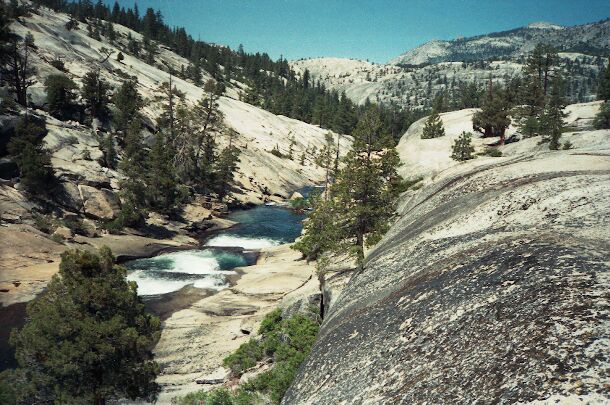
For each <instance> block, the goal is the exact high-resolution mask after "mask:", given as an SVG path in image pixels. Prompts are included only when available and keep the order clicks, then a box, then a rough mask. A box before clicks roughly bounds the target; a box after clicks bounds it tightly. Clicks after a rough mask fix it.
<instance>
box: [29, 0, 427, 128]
mask: <svg viewBox="0 0 610 405" xmlns="http://www.w3.org/2000/svg"><path fill="white" fill-rule="evenodd" d="M34 2H35V4H38V5H43V6H46V7H50V8H52V9H54V10H57V11H63V12H67V13H69V14H71V15H72V16H73V18H74V19H76V20H78V21H82V22H87V23H89V26H91V25H93V26H94V27H95V28H93V29H92V32H91V33H90V35H92V36H95V37H99V35H100V34H101V35H104V36H105V37H106V38H107V39H108V41H110V42H112V41H114V38H116V35H117V34H116V32H115V31H114V30H113V29H112V27H111V26H112V24H111V23H118V24H122V25H125V26H126V27H128V28H131V29H133V30H134V31H137V32H139V33H141V34H142V35H143V41H142V42H141V43H140V42H138V41H136V40H135V39H134V38H131V37H129V38H128V45H127V48H126V49H125V50H124V52H129V53H131V54H133V55H134V56H136V57H143V58H144V60H146V61H147V62H148V63H154V61H155V54H156V53H157V52H158V48H157V47H156V44H155V42H159V43H162V44H164V45H166V46H168V47H169V48H171V49H172V50H174V51H175V52H176V53H177V54H179V55H180V56H183V57H185V58H186V59H188V60H189V65H188V66H186V67H183V68H182V69H180V70H179V71H172V72H170V73H172V74H175V75H178V76H180V77H182V78H185V79H190V80H192V81H193V82H194V83H195V84H197V85H201V84H203V83H201V80H202V74H201V69H205V70H206V71H207V72H208V73H210V74H211V75H212V77H213V78H214V79H215V80H216V82H217V83H218V84H219V86H221V88H224V87H226V86H229V85H230V84H231V81H232V80H239V81H241V82H243V83H246V84H247V85H248V89H247V90H246V91H245V92H244V93H243V95H242V97H243V100H244V101H246V102H248V103H251V104H254V105H257V106H259V107H262V108H264V109H266V110H268V111H271V112H273V113H274V114H281V115H285V116H288V117H291V118H296V119H299V120H301V121H304V122H307V123H313V124H317V125H320V126H322V127H323V128H328V129H331V130H333V131H335V132H338V133H343V134H351V132H352V131H353V130H354V128H355V126H356V123H357V117H358V116H359V115H361V114H362V113H363V112H364V111H366V110H367V109H368V107H369V106H368V105H366V106H356V105H355V104H354V103H353V102H351V101H350V100H349V99H348V98H347V97H346V96H345V94H339V93H338V92H336V91H329V90H328V89H326V88H325V86H323V85H322V84H320V82H319V81H314V80H313V79H312V78H311V75H310V73H309V72H308V71H305V72H304V73H303V74H302V75H301V76H300V77H299V76H298V75H297V74H296V73H295V72H294V71H293V70H292V69H290V66H289V64H288V61H287V60H285V59H284V58H282V57H280V58H279V60H277V61H274V60H272V59H271V58H270V57H269V55H267V54H266V53H262V54H261V53H258V52H257V53H253V54H251V53H247V52H245V51H244V49H243V46H241V45H240V46H239V48H238V49H237V50H236V51H234V50H231V49H230V48H229V47H224V46H216V45H212V44H208V43H205V42H203V41H199V40H195V39H193V38H192V37H191V36H190V35H188V34H187V33H186V30H185V29H184V28H182V27H174V28H171V27H170V26H168V25H167V24H166V23H165V22H164V21H163V16H162V15H161V13H160V12H159V11H154V10H153V9H152V8H148V9H147V10H146V12H145V13H144V15H143V16H140V12H139V10H138V7H137V5H135V6H134V8H127V9H125V8H123V7H120V6H119V4H118V3H116V2H115V3H114V6H113V7H108V6H106V5H105V4H104V3H103V2H102V1H101V0H99V1H98V2H97V3H95V4H93V2H92V1H91V0H81V1H78V2H68V1H65V0H35V1H34ZM100 21H106V23H102V22H100ZM108 23H110V26H109V25H108ZM379 110H380V114H381V116H382V122H383V123H384V125H385V126H386V128H387V129H388V131H389V132H390V133H391V134H393V135H394V136H395V137H399V136H400V135H402V133H404V131H405V130H406V129H407V128H408V126H409V125H410V124H411V123H412V122H414V121H415V120H416V119H418V118H420V117H421V116H422V115H419V113H416V112H412V111H407V110H405V111H403V110H401V109H400V108H399V107H398V106H396V105H393V106H389V107H381V108H379ZM414 114H415V116H413V115H414Z"/></svg>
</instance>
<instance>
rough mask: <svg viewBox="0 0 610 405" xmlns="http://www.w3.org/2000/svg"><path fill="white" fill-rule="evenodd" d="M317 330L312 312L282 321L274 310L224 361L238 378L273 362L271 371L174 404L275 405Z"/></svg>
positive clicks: (304, 357)
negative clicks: (255, 334)
mask: <svg viewBox="0 0 610 405" xmlns="http://www.w3.org/2000/svg"><path fill="white" fill-rule="evenodd" d="M319 329H320V320H319V316H318V314H317V313H316V312H315V311H310V312H308V313H305V314H297V315H293V316H291V317H288V318H283V317H282V311H281V310H280V309H279V308H278V309H275V310H274V311H272V312H270V313H269V314H267V316H265V318H264V319H263V321H262V323H261V326H260V328H259V330H258V334H259V336H258V337H257V338H252V339H250V340H249V341H248V342H246V343H243V344H242V345H241V346H240V347H239V348H238V349H237V350H236V351H235V353H233V354H231V355H229V356H228V357H227V358H225V359H224V362H223V363H224V365H225V366H226V367H228V368H229V369H230V370H231V374H232V376H233V377H235V378H238V377H240V376H241V375H243V374H244V373H245V372H246V371H247V370H248V369H251V368H252V367H254V366H256V364H257V363H258V362H260V361H262V360H268V361H272V362H273V367H272V368H271V369H269V370H267V371H265V372H263V373H261V374H258V375H257V376H256V377H254V378H252V379H250V380H248V381H247V382H246V383H245V384H243V385H241V386H240V387H239V388H238V389H237V390H235V391H230V390H227V389H226V388H219V389H215V390H212V391H207V392H206V391H203V390H202V391H198V392H193V393H190V394H188V395H186V396H184V397H181V398H177V399H176V400H175V401H174V402H175V403H176V404H179V405H191V404H192V405H194V404H198V405H199V404H203V405H245V404H258V403H261V404H262V403H268V401H269V400H270V401H272V402H273V403H276V404H279V403H280V401H281V400H282V398H283V396H284V394H285V393H286V390H288V387H290V384H291V383H292V381H293V380H294V378H295V376H296V373H297V371H298V369H299V367H300V365H301V364H302V363H303V361H305V359H306V358H307V355H308V354H309V352H310V350H311V347H312V346H313V343H314V342H315V340H316V335H317V334H318V331H319Z"/></svg>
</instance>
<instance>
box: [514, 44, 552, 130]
mask: <svg viewBox="0 0 610 405" xmlns="http://www.w3.org/2000/svg"><path fill="white" fill-rule="evenodd" d="M557 60H558V56H557V51H556V50H555V49H554V48H553V47H551V46H550V45H546V44H538V45H536V47H535V48H534V50H533V52H532V53H531V54H530V55H529V56H528V58H527V61H526V63H525V67H524V68H523V72H524V74H525V83H524V85H523V86H522V89H523V90H522V93H521V97H520V100H519V103H518V104H519V105H520V107H519V108H517V109H516V114H515V115H516V118H517V120H518V122H519V127H520V130H521V132H522V134H523V136H525V137H531V136H535V135H537V134H538V133H539V132H540V119H541V117H542V114H543V113H544V107H545V104H546V98H547V94H548V92H549V87H550V83H551V81H552V79H553V77H554V75H555V70H556V66H555V65H556V63H557Z"/></svg>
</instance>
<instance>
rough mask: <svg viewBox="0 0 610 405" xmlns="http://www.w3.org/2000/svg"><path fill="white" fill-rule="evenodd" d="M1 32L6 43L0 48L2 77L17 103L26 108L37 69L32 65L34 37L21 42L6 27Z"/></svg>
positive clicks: (27, 37) (0, 72) (0, 71)
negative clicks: (31, 54) (28, 92)
mask: <svg viewBox="0 0 610 405" xmlns="http://www.w3.org/2000/svg"><path fill="white" fill-rule="evenodd" d="M4 24H6V23H5V22H4ZM1 31H3V32H0V36H1V37H4V41H6V42H5V43H3V44H2V45H1V46H0V51H1V52H0V54H1V56H0V63H1V65H0V67H1V69H0V76H1V77H2V80H3V81H6V82H7V83H8V85H9V89H10V90H11V91H12V92H14V93H15V95H16V97H17V102H18V103H19V104H21V105H22V106H24V107H25V106H27V91H28V88H29V87H30V86H31V85H32V84H34V78H33V76H34V73H35V69H34V67H33V66H32V65H31V63H30V52H31V48H33V47H34V41H33V37H32V36H31V34H30V35H29V36H26V38H24V39H23V40H20V39H19V37H18V36H17V35H14V34H11V33H10V32H9V31H8V27H6V26H5V27H4V28H2V29H1Z"/></svg>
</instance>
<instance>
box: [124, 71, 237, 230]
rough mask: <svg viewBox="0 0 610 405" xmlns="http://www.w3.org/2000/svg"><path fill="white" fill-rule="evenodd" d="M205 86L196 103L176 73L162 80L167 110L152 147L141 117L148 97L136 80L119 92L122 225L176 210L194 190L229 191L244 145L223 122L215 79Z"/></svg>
mask: <svg viewBox="0 0 610 405" xmlns="http://www.w3.org/2000/svg"><path fill="white" fill-rule="evenodd" d="M204 89H205V92H204V96H203V98H202V99H201V100H199V102H197V103H196V104H195V105H192V106H191V105H189V104H188V103H187V102H186V100H185V99H184V95H183V94H182V93H180V92H179V91H178V90H177V89H176V87H175V86H173V84H172V80H171V77H170V80H169V82H165V83H163V84H161V86H160V87H159V89H158V91H157V94H158V97H157V99H156V100H155V101H154V102H155V103H157V104H158V105H159V108H160V110H161V111H162V113H161V115H160V116H159V118H158V120H157V129H158V131H157V133H156V134H155V136H154V139H153V141H152V145H151V146H150V148H147V146H146V144H145V142H144V137H143V129H142V125H141V119H140V109H141V108H142V107H143V105H144V103H143V100H142V97H141V96H140V94H139V92H138V90H137V83H136V82H135V81H134V80H127V81H124V82H123V83H122V85H121V86H120V87H119V89H117V91H116V92H115V94H114V96H113V98H112V100H113V102H114V104H115V109H114V111H113V114H112V115H113V120H114V123H115V125H116V127H117V138H118V139H117V142H118V144H119V145H120V146H121V147H122V148H123V155H122V160H121V162H120V163H119V165H118V168H119V169H120V170H121V171H122V172H123V174H124V175H125V179H124V180H123V182H122V183H121V190H122V200H123V208H122V213H121V215H120V216H119V218H117V220H116V221H117V226H119V227H121V226H125V225H129V226H134V225H137V224H139V223H141V221H142V219H143V217H142V216H143V214H144V213H145V212H146V211H147V210H153V211H156V212H160V213H163V214H168V215H173V214H177V213H178V212H179V210H180V208H181V206H182V204H183V203H185V202H186V201H187V200H188V198H189V196H190V195H192V194H193V193H200V194H215V195H216V196H217V197H218V198H220V199H222V198H224V197H225V196H226V195H227V194H228V192H229V191H230V188H231V187H232V184H233V177H234V172H235V171H236V169H237V163H238V161H239V150H238V148H237V147H236V146H235V145H234V144H233V137H234V133H233V131H231V130H229V129H227V128H225V126H224V124H223V115H222V113H221V112H220V110H219V109H218V103H217V101H218V97H219V93H218V86H217V84H216V82H214V80H212V79H210V81H209V82H207V83H206V85H205V87H204ZM222 134H226V136H228V138H229V142H228V145H227V146H225V147H224V148H222V149H221V148H220V147H219V145H218V144H217V137H218V136H220V135H222Z"/></svg>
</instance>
